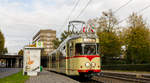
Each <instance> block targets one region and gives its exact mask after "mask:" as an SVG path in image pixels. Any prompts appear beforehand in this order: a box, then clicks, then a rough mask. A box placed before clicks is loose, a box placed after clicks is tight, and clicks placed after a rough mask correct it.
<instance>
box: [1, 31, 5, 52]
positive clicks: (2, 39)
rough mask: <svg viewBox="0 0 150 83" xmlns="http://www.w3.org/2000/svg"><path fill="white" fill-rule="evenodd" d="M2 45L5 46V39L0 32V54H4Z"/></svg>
mask: <svg viewBox="0 0 150 83" xmlns="http://www.w3.org/2000/svg"><path fill="white" fill-rule="evenodd" d="M4 45H5V38H4V35H3V33H2V32H1V31H0V54H4V53H3V51H4Z"/></svg>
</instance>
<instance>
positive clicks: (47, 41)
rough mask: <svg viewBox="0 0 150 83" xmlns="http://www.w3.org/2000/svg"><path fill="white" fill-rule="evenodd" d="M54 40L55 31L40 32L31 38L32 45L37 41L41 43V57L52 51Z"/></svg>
mask: <svg viewBox="0 0 150 83" xmlns="http://www.w3.org/2000/svg"><path fill="white" fill-rule="evenodd" d="M55 39H56V31H55V30H51V29H46V30H40V31H39V32H38V33H36V34H35V36H34V37H33V44H35V43H36V42H37V41H40V42H43V46H44V52H43V55H48V53H50V52H52V51H53V50H54V48H53V42H52V41H53V40H55Z"/></svg>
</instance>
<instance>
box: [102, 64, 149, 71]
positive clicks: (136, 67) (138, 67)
mask: <svg viewBox="0 0 150 83" xmlns="http://www.w3.org/2000/svg"><path fill="white" fill-rule="evenodd" d="M102 69H103V70H127V71H150V64H118V65H102Z"/></svg>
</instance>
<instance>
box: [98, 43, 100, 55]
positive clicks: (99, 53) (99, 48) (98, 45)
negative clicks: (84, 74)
mask: <svg viewBox="0 0 150 83" xmlns="http://www.w3.org/2000/svg"><path fill="white" fill-rule="evenodd" d="M97 54H100V45H99V44H98V43H97Z"/></svg>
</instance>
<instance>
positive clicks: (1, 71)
mask: <svg viewBox="0 0 150 83" xmlns="http://www.w3.org/2000/svg"><path fill="white" fill-rule="evenodd" d="M19 71H21V68H0V78H3V77H6V76H9V75H12V74H15V73H17V72H19Z"/></svg>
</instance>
